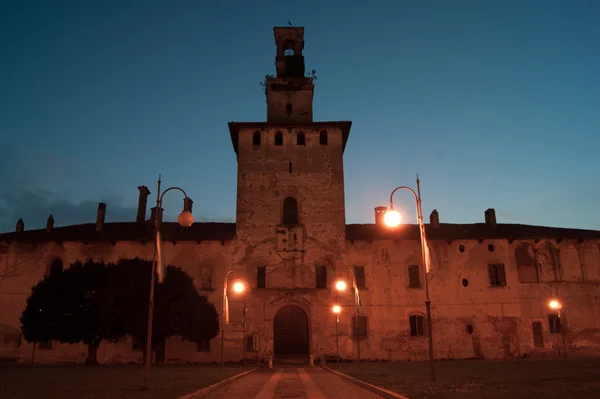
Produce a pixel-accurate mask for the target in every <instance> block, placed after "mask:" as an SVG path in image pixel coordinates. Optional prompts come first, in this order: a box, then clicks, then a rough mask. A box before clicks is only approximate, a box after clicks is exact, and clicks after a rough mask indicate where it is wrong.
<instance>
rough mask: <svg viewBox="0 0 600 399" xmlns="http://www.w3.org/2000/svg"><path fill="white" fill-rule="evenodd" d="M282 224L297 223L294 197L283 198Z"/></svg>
mask: <svg viewBox="0 0 600 399" xmlns="http://www.w3.org/2000/svg"><path fill="white" fill-rule="evenodd" d="M282 224H283V225H284V226H295V225H297V224H298V201H296V199H295V198H294V197H287V198H286V199H285V200H283V223H282Z"/></svg>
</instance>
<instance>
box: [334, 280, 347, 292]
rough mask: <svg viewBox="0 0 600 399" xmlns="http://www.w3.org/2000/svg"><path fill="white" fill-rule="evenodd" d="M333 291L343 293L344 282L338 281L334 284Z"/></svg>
mask: <svg viewBox="0 0 600 399" xmlns="http://www.w3.org/2000/svg"><path fill="white" fill-rule="evenodd" d="M335 289H336V290H338V291H345V290H346V282H345V281H344V280H338V281H337V282H336V283H335Z"/></svg>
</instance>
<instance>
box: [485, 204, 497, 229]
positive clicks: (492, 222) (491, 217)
mask: <svg viewBox="0 0 600 399" xmlns="http://www.w3.org/2000/svg"><path fill="white" fill-rule="evenodd" d="M485 224H487V225H488V227H496V211H495V210H494V208H489V209H488V210H487V211H485Z"/></svg>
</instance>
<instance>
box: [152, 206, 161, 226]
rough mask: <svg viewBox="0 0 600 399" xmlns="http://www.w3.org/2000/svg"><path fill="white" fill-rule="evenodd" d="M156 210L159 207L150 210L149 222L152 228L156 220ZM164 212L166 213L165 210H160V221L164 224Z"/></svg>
mask: <svg viewBox="0 0 600 399" xmlns="http://www.w3.org/2000/svg"><path fill="white" fill-rule="evenodd" d="M156 209H157V207H156V206H155V207H153V208H150V220H149V222H150V224H151V225H152V226H154V221H155V220H156ZM163 211H164V209H163V208H160V215H159V220H160V221H161V222H162V214H163Z"/></svg>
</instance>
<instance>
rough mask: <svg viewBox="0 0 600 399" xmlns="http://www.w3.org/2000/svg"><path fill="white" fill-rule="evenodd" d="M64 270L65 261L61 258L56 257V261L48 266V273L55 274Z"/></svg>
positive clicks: (49, 274)
mask: <svg viewBox="0 0 600 399" xmlns="http://www.w3.org/2000/svg"><path fill="white" fill-rule="evenodd" d="M62 271H63V263H62V260H60V259H54V261H53V262H52V263H51V264H50V266H49V267H48V271H47V273H46V275H48V276H53V275H55V274H58V273H60V272H62Z"/></svg>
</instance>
